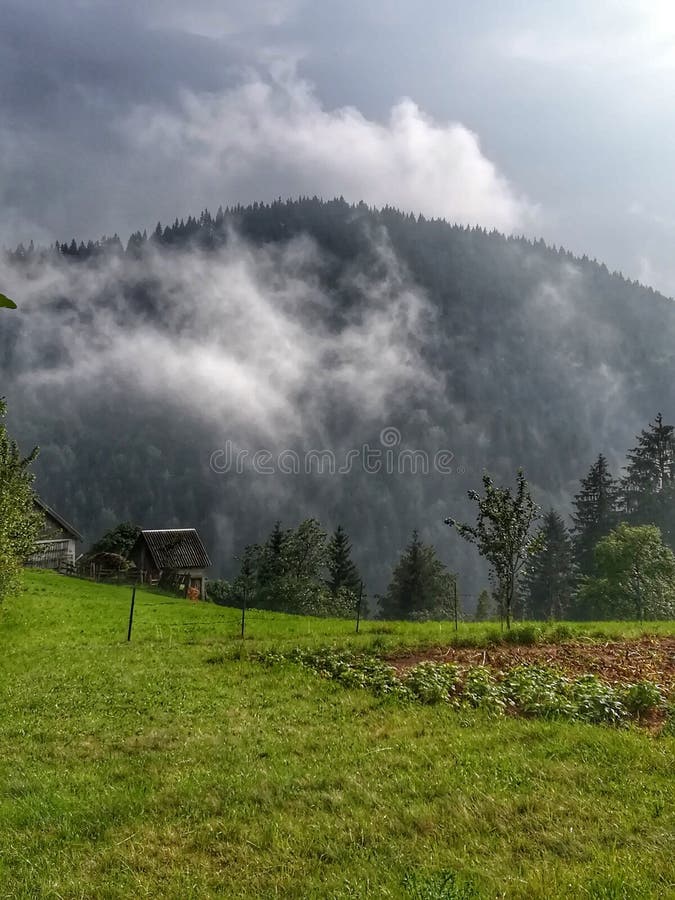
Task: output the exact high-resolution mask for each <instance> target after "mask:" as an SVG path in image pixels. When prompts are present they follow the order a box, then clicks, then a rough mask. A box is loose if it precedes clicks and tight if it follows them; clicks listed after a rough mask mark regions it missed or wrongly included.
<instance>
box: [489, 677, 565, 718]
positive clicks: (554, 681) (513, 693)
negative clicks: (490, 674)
mask: <svg viewBox="0 0 675 900" xmlns="http://www.w3.org/2000/svg"><path fill="white" fill-rule="evenodd" d="M502 690H503V691H504V693H505V695H506V697H507V702H509V703H510V704H511V705H512V706H515V707H516V708H517V709H518V711H519V712H521V713H523V714H524V715H529V716H541V717H543V718H551V717H558V716H562V717H568V718H574V713H575V707H574V704H573V702H572V700H571V699H570V697H569V680H568V679H566V678H565V677H564V676H563V675H562V674H561V673H560V672H557V671H556V670H555V669H551V668H548V667H545V666H516V667H515V668H513V669H511V670H510V671H509V672H508V673H507V675H506V677H505V679H504V681H503V683H502Z"/></svg>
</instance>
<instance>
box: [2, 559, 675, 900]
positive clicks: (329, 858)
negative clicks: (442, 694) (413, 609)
mask: <svg viewBox="0 0 675 900" xmlns="http://www.w3.org/2000/svg"><path fill="white" fill-rule="evenodd" d="M26 582H27V590H26V592H25V594H24V595H23V596H22V597H20V598H16V599H14V600H12V601H10V602H9V603H7V604H6V606H5V608H4V610H3V612H2V616H1V618H0V632H1V640H2V643H3V658H2V663H1V664H0V665H1V667H2V679H1V681H0V697H1V698H2V700H1V702H2V710H3V712H2V730H1V732H0V896H3V897H49V896H52V897H55V898H56V897H97V898H104V897H139V896H146V895H147V896H153V897H160V896H161V897H176V898H189V897H208V896H221V897H273V896H282V897H283V896H286V897H371V896H372V897H402V896H408V894H406V892H405V891H404V889H403V888H402V883H403V879H404V877H405V875H406V873H411V872H413V873H417V875H418V877H420V878H423V877H425V875H426V874H433V873H434V872H438V871H440V870H443V869H450V870H452V871H454V872H456V873H458V875H459V876H461V878H464V879H467V880H471V881H472V882H473V883H474V884H475V886H476V887H477V889H478V890H479V891H480V896H486V897H496V896H507V897H523V898H524V897H528V898H530V897H542V898H553V897H606V898H619V897H633V896H635V897H668V896H675V862H674V861H673V857H674V855H675V854H674V851H675V839H674V837H673V836H674V835H675V815H674V808H675V804H674V802H673V801H675V789H674V786H673V777H672V776H673V762H674V761H675V754H674V750H675V740H674V739H673V738H660V739H654V738H652V737H650V736H648V735H647V734H644V733H638V732H636V731H621V732H615V731H612V730H611V729H608V728H602V727H594V726H581V725H578V726H572V725H569V724H559V723H547V722H542V721H524V720H514V719H505V720H503V721H502V720H497V721H489V720H487V719H485V718H483V717H482V716H481V715H480V714H472V715H467V714H457V713H454V712H452V711H451V710H449V709H446V708H440V707H403V706H397V705H395V704H394V703H392V702H391V701H380V700H378V699H376V698H374V697H373V696H371V695H370V694H369V693H367V692H356V691H354V692H350V691H347V690H345V689H344V688H342V687H339V686H338V685H336V684H334V683H329V682H324V681H322V680H320V679H318V678H316V677H315V676H312V675H311V674H309V673H305V672H302V671H300V670H296V669H294V668H293V667H288V668H282V669H276V668H275V669H272V670H267V669H265V668H263V667H261V666H259V665H257V664H255V663H252V662H249V661H247V660H246V659H245V658H244V659H242V660H239V659H236V658H235V656H236V653H233V652H231V651H233V650H234V649H235V648H236V647H238V646H239V642H238V640H237V639H236V633H237V625H238V622H237V615H236V613H235V611H233V610H223V609H219V608H216V607H212V606H207V605H199V606H195V605H190V604H189V603H187V602H186V601H175V600H170V599H165V598H161V597H157V596H153V595H151V594H144V593H140V594H139V595H138V602H137V614H136V623H135V628H134V639H133V640H132V642H131V644H127V643H126V641H125V637H126V618H127V614H128V603H129V590H128V589H126V588H114V587H105V586H99V585H93V584H89V583H86V582H78V581H75V580H72V579H65V578H62V577H59V576H56V575H51V574H45V573H28V574H27V577H26ZM249 624H250V630H251V633H252V634H253V635H254V636H256V635H257V639H254V640H250V641H247V642H245V644H246V647H247V648H250V647H252V646H258V645H263V644H264V645H266V646H269V645H270V643H280V642H281V641H284V642H286V643H298V642H300V641H311V642H313V643H325V642H327V641H329V640H330V639H331V637H332V636H335V635H337V634H338V632H341V635H342V636H341V638H340V639H341V640H343V641H347V640H349V641H350V642H351V641H352V640H353V639H352V638H351V637H350V636H349V632H350V630H351V628H352V626H351V625H347V624H342V623H335V622H321V621H318V620H310V621H308V620H302V619H293V618H290V617H281V616H274V615H272V614H263V613H258V612H254V613H252V614H251V617H250V622H249ZM438 627H439V626H438V625H437V624H436V625H424V626H393V627H392V633H385V634H378V633H377V631H378V630H380V626H378V625H376V624H375V623H366V626H365V628H366V631H367V632H368V631H370V632H371V633H370V634H368V633H366V634H365V635H364V636H363V637H362V638H360V642H361V643H369V642H370V643H372V642H373V641H378V642H380V643H381V642H386V643H387V644H388V645H391V644H392V643H394V642H397V641H398V642H400V641H405V642H406V643H415V642H418V641H420V640H432V639H436V640H438ZM446 627H447V628H448V630H449V626H443V628H446ZM620 627H621V626H618V625H615V626H603V628H604V629H605V630H606V631H607V632H608V633H610V632H612V631H616V632H617V633H618V631H619V629H620ZM663 627H664V628H665V627H669V628H670V629H671V630H672V629H673V624H672V623H671V624H670V626H663ZM466 629H467V632H468V626H466ZM629 630H631V631H632V630H633V627H632V626H631V627H629ZM373 631H375V633H373ZM441 637H443V634H442V635H441ZM223 651H224V655H225V656H226V658H227V659H226V661H225V663H224V664H222V665H211V664H209V662H208V660H209V659H211V658H213V657H214V655H219V654H222V652H223ZM230 657H232V658H230ZM425 896H427V895H425ZM428 896H430V897H432V896H434V895H433V894H429V895H428ZM448 896H460V895H459V894H456V895H448Z"/></svg>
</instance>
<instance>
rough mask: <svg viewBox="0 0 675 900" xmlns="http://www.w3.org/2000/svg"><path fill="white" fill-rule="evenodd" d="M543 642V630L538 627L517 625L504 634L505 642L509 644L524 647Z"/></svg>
mask: <svg viewBox="0 0 675 900" xmlns="http://www.w3.org/2000/svg"><path fill="white" fill-rule="evenodd" d="M540 640H541V628H539V627H538V626H537V625H532V624H528V625H517V626H515V627H514V628H512V629H511V630H510V631H507V632H506V633H505V634H504V641H505V642H506V643H507V644H521V645H523V646H532V645H533V644H536V643H538V642H539V641H540Z"/></svg>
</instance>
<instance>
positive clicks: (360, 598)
mask: <svg viewBox="0 0 675 900" xmlns="http://www.w3.org/2000/svg"><path fill="white" fill-rule="evenodd" d="M362 600H363V581H362V582H361V584H360V585H359V602H358V605H357V607H356V633H357V634H358V633H359V625H360V624H361V601H362Z"/></svg>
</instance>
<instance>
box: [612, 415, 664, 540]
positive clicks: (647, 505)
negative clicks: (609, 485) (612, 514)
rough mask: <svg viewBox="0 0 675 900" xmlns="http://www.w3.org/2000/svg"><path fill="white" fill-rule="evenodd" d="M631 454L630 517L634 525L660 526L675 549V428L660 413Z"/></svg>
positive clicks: (628, 480) (627, 492) (628, 482)
mask: <svg viewBox="0 0 675 900" xmlns="http://www.w3.org/2000/svg"><path fill="white" fill-rule="evenodd" d="M637 440H638V444H637V447H634V448H633V449H632V450H630V451H629V452H628V454H627V455H628V465H627V466H626V475H625V477H624V478H623V485H622V486H623V491H624V494H625V498H626V512H627V518H628V519H629V521H630V523H631V524H634V525H656V526H657V527H658V528H660V529H661V533H662V535H663V539H664V540H665V542H666V543H667V544H668V545H669V546H671V547H673V546H675V510H674V508H673V507H674V503H673V501H674V500H675V427H674V426H672V425H665V424H664V422H663V416H662V415H661V413H659V414H658V415H657V416H656V419H655V421H654V422H653V423H650V425H649V427H648V428H647V429H644V430H643V431H641V432H640V434H639V435H638V438H637Z"/></svg>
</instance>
